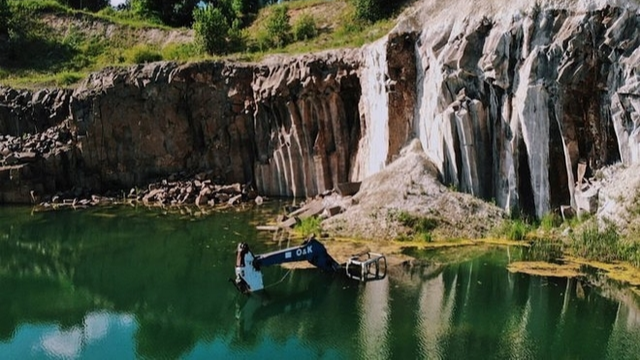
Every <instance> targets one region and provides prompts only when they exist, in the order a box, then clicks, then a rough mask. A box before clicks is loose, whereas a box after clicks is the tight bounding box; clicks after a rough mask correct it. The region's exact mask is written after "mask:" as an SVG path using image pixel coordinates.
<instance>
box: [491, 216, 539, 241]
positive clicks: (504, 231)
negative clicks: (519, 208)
mask: <svg viewBox="0 0 640 360" xmlns="http://www.w3.org/2000/svg"><path fill="white" fill-rule="evenodd" d="M529 231H531V225H529V224H528V223H527V222H526V221H525V220H523V219H518V218H516V219H508V220H504V221H503V222H502V223H501V224H500V225H498V226H497V227H496V228H494V229H493V231H492V235H493V236H495V237H498V238H506V239H508V240H514V241H520V240H524V239H526V237H527V234H528V233H529Z"/></svg>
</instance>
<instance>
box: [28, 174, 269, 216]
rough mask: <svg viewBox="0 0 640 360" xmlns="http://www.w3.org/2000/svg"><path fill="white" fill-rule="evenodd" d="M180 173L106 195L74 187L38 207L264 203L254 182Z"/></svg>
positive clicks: (44, 208)
mask: <svg viewBox="0 0 640 360" xmlns="http://www.w3.org/2000/svg"><path fill="white" fill-rule="evenodd" d="M178 176H179V175H172V176H170V177H169V178H168V179H163V180H162V181H159V182H155V183H152V184H149V185H148V186H147V187H146V188H144V189H140V188H132V189H131V190H129V192H128V193H125V192H124V191H122V192H120V194H118V193H117V192H115V191H109V192H108V193H107V194H105V195H96V194H90V193H89V192H88V190H87V189H82V188H74V189H73V190H71V191H68V192H65V193H59V194H56V195H55V196H53V197H51V198H50V199H46V201H43V202H41V203H39V204H38V205H37V206H36V210H53V209H59V208H65V207H71V208H74V209H75V208H86V207H91V206H99V205H109V204H130V205H144V206H150V207H151V206H158V207H165V206H173V207H179V206H189V205H195V206H198V207H204V206H209V207H213V206H217V205H228V206H233V205H237V204H240V203H245V202H249V201H254V202H255V203H256V204H258V205H259V204H262V201H263V199H262V197H261V196H259V195H258V193H257V192H256V191H255V190H254V189H253V186H251V184H246V185H241V184H237V183H236V184H232V185H218V184H214V183H213V182H212V181H211V180H210V179H205V178H204V177H205V175H203V174H198V175H196V176H195V177H193V178H188V179H182V180H177V177H178Z"/></svg>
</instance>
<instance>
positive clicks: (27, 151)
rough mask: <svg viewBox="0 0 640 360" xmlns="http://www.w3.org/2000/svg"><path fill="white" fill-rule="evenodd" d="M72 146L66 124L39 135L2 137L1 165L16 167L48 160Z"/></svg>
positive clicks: (0, 143) (0, 149) (0, 142)
mask: <svg viewBox="0 0 640 360" xmlns="http://www.w3.org/2000/svg"><path fill="white" fill-rule="evenodd" d="M72 144H73V139H72V136H71V132H70V130H69V128H68V127H67V126H66V124H64V123H63V124H60V125H57V126H53V127H51V128H49V129H47V130H46V131H44V132H41V133H38V134H29V133H25V134H24V135H22V136H12V135H0V165H1V166H15V165H20V164H24V163H31V162H34V161H36V160H37V159H38V158H40V157H43V158H45V159H46V158H47V157H49V156H50V155H52V154H55V153H56V152H59V151H62V150H66V149H68V148H69V147H70V146H71V145H72Z"/></svg>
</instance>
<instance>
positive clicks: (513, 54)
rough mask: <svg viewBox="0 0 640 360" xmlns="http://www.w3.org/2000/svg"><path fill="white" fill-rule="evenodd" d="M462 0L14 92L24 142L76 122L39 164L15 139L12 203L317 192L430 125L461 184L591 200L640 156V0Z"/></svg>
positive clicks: (390, 156) (373, 167)
mask: <svg viewBox="0 0 640 360" xmlns="http://www.w3.org/2000/svg"><path fill="white" fill-rule="evenodd" d="M447 4H448V5H447V6H448V7H447V8H443V5H442V4H440V3H439V2H437V1H430V0H424V1H421V2H418V3H416V5H415V6H414V7H413V8H412V9H410V10H408V11H407V12H406V15H405V16H404V17H403V20H402V21H401V22H400V23H399V24H398V26H397V27H396V28H395V29H394V30H393V31H392V32H391V33H390V34H389V35H387V36H385V37H384V38H383V39H380V40H379V41H377V42H375V43H373V44H369V45H366V46H364V47H363V48H360V49H350V50H336V51H328V52H324V53H318V54H312V55H304V56H293V57H284V56H282V57H272V58H270V59H267V60H265V61H264V62H261V63H259V64H243V63H231V62H204V63H194V64H185V65H179V64H173V63H153V64H147V65H144V66H143V65H140V66H136V67H131V68H110V69H105V70H103V71H101V72H99V73H95V74H92V75H91V76H90V77H89V78H88V79H87V80H86V81H85V82H84V83H83V84H82V85H80V86H79V87H78V88H77V89H75V90H74V91H73V92H71V91H70V90H43V91H40V92H35V93H33V92H28V91H16V90H11V89H6V88H3V89H0V130H1V132H2V133H3V134H6V135H11V138H10V139H9V140H10V141H15V138H16V137H17V138H25V137H30V136H38V137H39V138H43V139H45V138H47V139H48V138H49V137H48V136H44V135H38V134H42V133H43V132H45V131H47V129H50V128H53V127H56V126H57V127H58V128H60V129H62V130H64V131H68V133H69V134H71V139H70V141H69V142H68V143H67V142H60V141H58V142H59V143H60V144H57V143H56V142H54V145H55V146H54V148H55V149H54V150H48V151H49V152H52V151H53V152H52V153H53V154H57V155H55V156H49V157H48V158H47V159H45V157H44V154H45V152H43V151H39V150H38V151H33V153H34V156H32V158H33V159H32V160H30V161H29V162H24V161H21V160H20V156H13V159H12V160H11V161H9V162H7V157H8V156H9V155H12V154H15V153H17V152H21V153H24V152H25V151H24V149H18V147H16V146H14V148H10V146H9V145H10V143H9V142H8V141H7V140H6V139H5V138H3V139H4V140H3V143H2V144H3V147H4V148H7V149H8V150H3V155H2V156H3V159H4V160H3V161H4V164H5V167H4V168H2V169H0V176H2V179H3V180H2V183H1V184H0V194H1V195H2V200H3V201H5V202H16V201H24V202H28V201H30V196H31V193H30V190H35V192H36V193H38V192H42V193H47V192H48V193H51V192H54V191H61V190H69V189H71V188H74V187H75V188H83V189H91V190H92V191H104V190H106V189H110V188H127V187H132V186H137V185H138V186H139V185H144V184H145V183H148V182H149V181H152V180H154V179H157V178H158V177H162V176H167V175H168V174H172V173H177V172H183V173H202V172H206V173H207V174H208V176H210V178H211V179H212V180H215V181H218V182H227V183H229V182H242V183H247V182H253V183H254V185H255V186H256V187H257V188H258V191H259V192H260V193H262V194H265V195H281V196H296V197H304V196H310V195H315V194H317V193H320V192H323V191H324V190H327V189H332V188H334V187H335V186H336V185H337V184H338V183H341V182H346V181H360V180H362V179H364V178H366V177H368V176H370V175H373V174H375V173H377V172H379V171H380V170H382V169H383V168H385V167H386V166H387V165H389V164H390V163H391V162H392V161H393V160H394V159H395V157H396V156H397V155H398V154H399V152H400V149H401V148H402V146H403V145H404V144H406V143H408V141H409V140H410V139H412V138H417V139H419V140H420V142H421V143H422V148H423V149H424V151H425V153H426V155H427V157H428V158H429V159H430V161H431V162H433V163H434V164H435V166H436V168H437V169H438V172H439V177H440V178H441V180H443V181H444V182H445V183H447V184H450V185H452V186H455V187H457V188H458V189H459V190H461V191H463V192H467V193H470V194H472V195H475V196H477V197H480V198H483V199H486V200H494V201H495V203H496V204H498V205H499V206H501V207H503V208H505V209H510V210H513V209H519V210H522V211H525V212H526V213H529V214H532V215H536V216H541V215H543V214H545V213H546V212H548V211H550V210H552V209H555V208H558V207H559V206H561V205H569V204H571V205H573V206H576V202H575V196H576V192H579V191H580V187H579V186H578V187H576V183H577V182H578V180H580V181H582V180H581V179H582V174H579V169H584V170H585V174H584V176H585V177H590V176H593V174H594V173H595V172H596V171H597V170H598V169H600V168H602V167H604V166H607V165H610V164H613V163H617V162H622V163H623V164H624V165H631V164H636V163H638V162H640V148H639V146H638V144H639V141H640V135H639V134H640V130H638V129H639V127H640V73H639V71H640V36H639V35H640V13H639V12H638V7H637V5H635V3H633V2H629V3H626V2H614V1H608V2H605V1H600V2H597V1H596V2H586V1H568V2H557V1H553V2H548V3H547V2H539V3H536V4H535V5H532V4H530V3H529V2H525V1H514V2H510V3H509V4H504V2H503V1H497V0H495V1H486V2H483V3H482V4H481V5H477V4H476V5H474V6H471V5H470V4H471V2H464V1H458V0H455V1H452V2H450V3H449V2H448V3H447ZM452 8H455V9H456V11H455V12H454V11H451V9H452ZM62 130H60V131H62ZM64 131H62V132H64ZM56 134H57V133H56ZM52 136H53V135H52ZM56 144H57V145H56ZM19 169H22V170H19ZM42 169H47V170H46V171H44V170H42ZM18 172H20V176H13V175H11V173H14V174H17V173H18ZM7 179H10V180H7ZM51 179H58V180H56V181H55V184H54V185H51V184H50V182H51ZM18 189H22V190H20V191H17V190H18ZM27 190H28V191H27Z"/></svg>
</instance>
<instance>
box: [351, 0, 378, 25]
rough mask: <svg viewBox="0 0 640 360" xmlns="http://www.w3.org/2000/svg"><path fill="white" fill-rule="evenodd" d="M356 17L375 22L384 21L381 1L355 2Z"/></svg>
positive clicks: (357, 0) (361, 0) (359, 0)
mask: <svg viewBox="0 0 640 360" xmlns="http://www.w3.org/2000/svg"><path fill="white" fill-rule="evenodd" d="M354 5H355V8H356V17H357V18H358V19H362V20H366V21H371V22H375V21H378V20H380V19H382V10H381V7H380V0H355V1H354Z"/></svg>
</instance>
